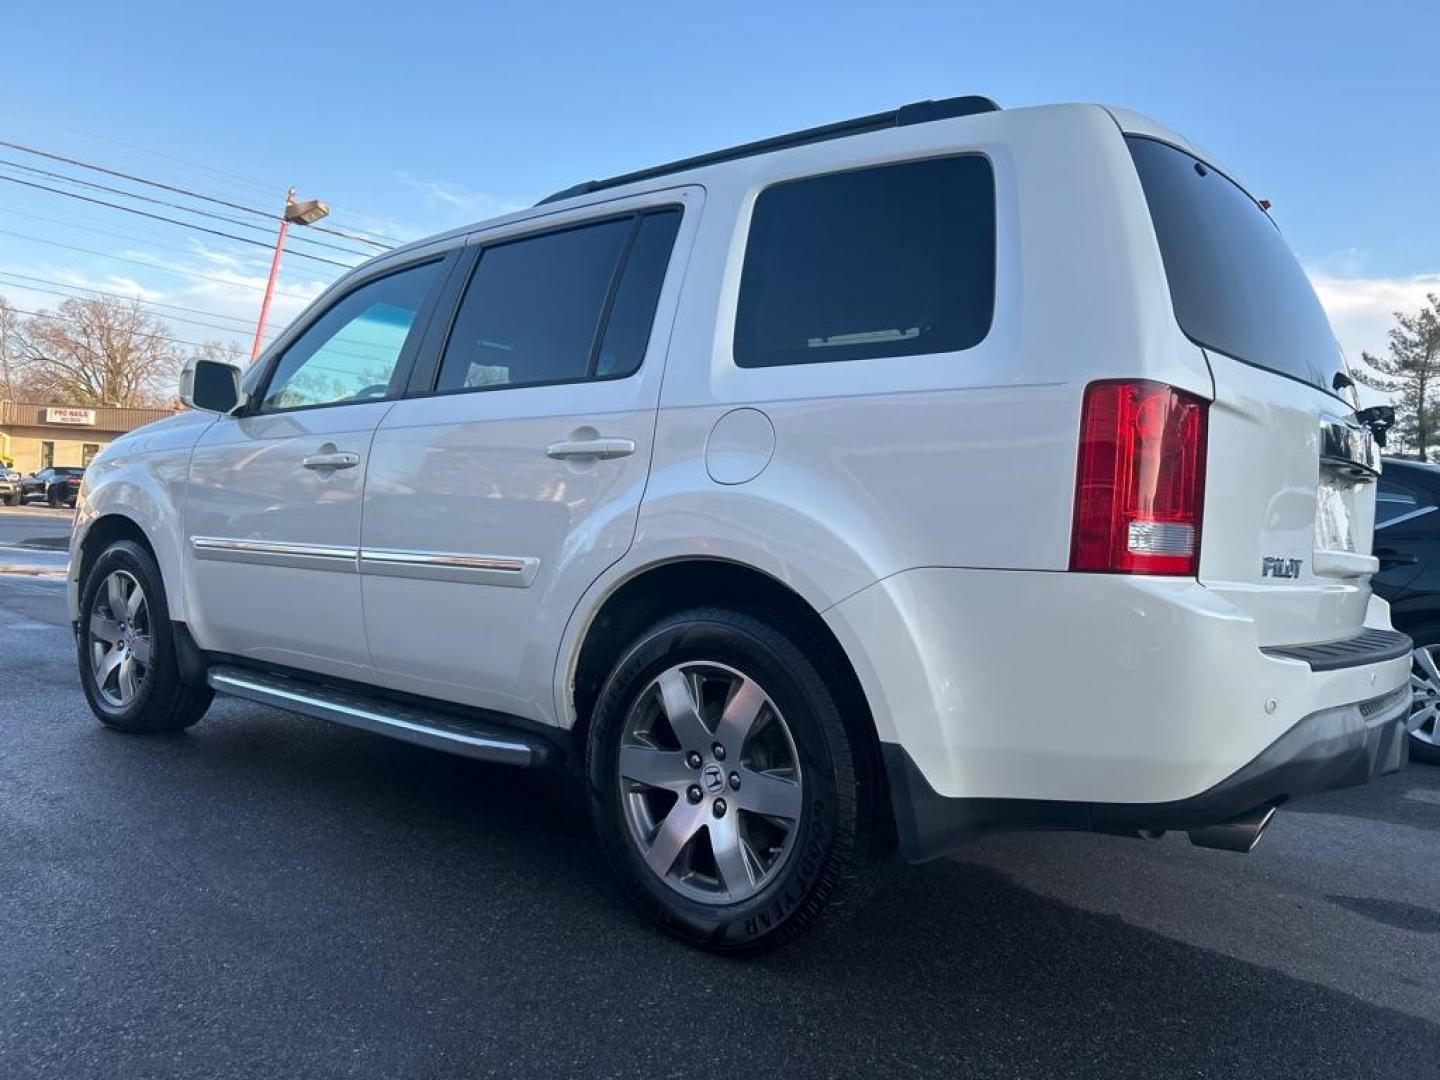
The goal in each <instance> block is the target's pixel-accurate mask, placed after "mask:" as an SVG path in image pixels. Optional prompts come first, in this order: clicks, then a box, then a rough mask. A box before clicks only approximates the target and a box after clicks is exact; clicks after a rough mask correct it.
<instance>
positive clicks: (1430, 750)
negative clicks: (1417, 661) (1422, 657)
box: [1408, 625, 1440, 765]
mask: <svg viewBox="0 0 1440 1080" xmlns="http://www.w3.org/2000/svg"><path fill="white" fill-rule="evenodd" d="M1408 633H1409V634H1410V637H1411V638H1413V639H1414V641H1415V648H1417V649H1419V648H1421V647H1422V646H1426V645H1440V625H1431V626H1421V627H1418V628H1416V629H1414V630H1410V631H1408ZM1415 673H1416V675H1417V676H1418V677H1423V672H1421V671H1420V669H1419V667H1418V666H1416V668H1415ZM1411 685H1414V684H1413V683H1412V684H1411ZM1410 760H1411V761H1419V762H1423V763H1424V764H1426V765H1440V746H1437V745H1435V744H1434V743H1430V742H1426V741H1424V740H1423V739H1421V738H1419V737H1418V736H1416V735H1415V734H1414V733H1412V734H1411V735H1410Z"/></svg>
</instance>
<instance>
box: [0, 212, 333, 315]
mask: <svg viewBox="0 0 1440 1080" xmlns="http://www.w3.org/2000/svg"><path fill="white" fill-rule="evenodd" d="M0 236H15V237H19V238H20V239H21V240H30V241H32V242H33V243H36V244H48V245H49V246H50V247H57V248H63V249H65V250H66V251H78V252H80V253H81V254H82V255H98V256H99V257H100V258H102V259H113V260H114V261H115V262H123V263H133V264H134V265H136V266H143V267H145V268H146V269H148V270H157V271H159V272H160V273H162V274H177V275H179V276H180V277H187V278H194V279H196V280H197V281H214V282H217V283H218V284H220V285H230V286H233V287H235V288H239V289H251V290H253V291H255V292H264V291H265V287H264V286H263V285H252V284H250V283H249V282H248V281H232V280H230V279H228V278H222V277H215V276H214V275H213V274H202V273H199V272H198V271H195V270H177V269H176V268H175V267H173V266H165V265H163V264H161V263H153V262H145V261H144V260H143V259H131V258H127V257H126V256H124V255H112V254H110V253H109V252H108V251H96V250H95V249H94V248H83V247H78V246H76V245H75V244H62V243H60V241H58V240H47V239H45V237H43V236H31V235H29V234H28V233H22V232H15V231H14V230H13V229H0ZM275 295H276V296H288V297H290V298H291V299H293V300H303V301H304V302H305V303H307V304H308V303H309V302H310V301H311V300H313V299H314V297H312V296H305V295H303V294H301V293H295V292H289V291H288V290H284V289H276V290H275Z"/></svg>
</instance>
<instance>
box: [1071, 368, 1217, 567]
mask: <svg viewBox="0 0 1440 1080" xmlns="http://www.w3.org/2000/svg"><path fill="white" fill-rule="evenodd" d="M1207 404H1208V403H1207V402H1206V401H1205V400H1204V399H1203V398H1198V397H1196V396H1194V395H1193V394H1187V393H1186V392H1185V391H1183V390H1176V389H1175V388H1174V387H1171V386H1165V385H1164V384H1162V383H1154V382H1143V381H1133V382H1095V383H1091V384H1090V385H1089V386H1087V387H1086V388H1085V402H1084V405H1083V407H1082V409H1081V413H1080V454H1079V463H1078V467H1077V470H1076V479H1075V520H1074V524H1073V529H1074V532H1073V534H1072V536H1071V544H1070V569H1071V570H1086V571H1098V572H1102V573H1115V574H1176V575H1181V576H1186V577H1193V576H1194V575H1195V574H1196V573H1198V570H1199V565H1200V508H1201V504H1202V503H1203V502H1204V499H1205V417H1206V409H1207Z"/></svg>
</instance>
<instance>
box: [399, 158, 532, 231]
mask: <svg viewBox="0 0 1440 1080" xmlns="http://www.w3.org/2000/svg"><path fill="white" fill-rule="evenodd" d="M395 177H396V179H397V180H399V181H400V182H401V183H402V184H404V185H406V186H407V187H411V188H414V189H415V190H416V191H419V192H421V193H422V194H424V195H425V197H426V199H427V200H428V202H429V205H430V206H431V207H432V208H434V207H439V208H443V209H447V210H456V211H458V212H459V213H460V214H461V215H462V216H463V217H464V219H465V220H466V221H467V222H469V221H478V220H482V219H484V218H491V217H496V216H498V215H500V214H509V213H513V212H514V211H516V210H523V209H524V208H525V207H526V206H529V205H530V203H529V202H526V201H523V200H517V199H507V198H502V197H501V196H498V195H491V194H489V193H488V192H484V191H475V190H473V189H471V188H467V187H465V186H464V185H462V184H455V183H451V182H450V181H448V180H426V179H423V178H421V177H417V176H411V175H410V174H409V173H408V172H405V171H404V170H403V169H402V170H400V171H399V172H397V173H396V174H395ZM531 201H533V200H531Z"/></svg>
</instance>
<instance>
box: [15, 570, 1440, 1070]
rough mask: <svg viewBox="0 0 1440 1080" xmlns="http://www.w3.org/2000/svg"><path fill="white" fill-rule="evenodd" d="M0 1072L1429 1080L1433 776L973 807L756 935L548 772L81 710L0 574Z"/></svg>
mask: <svg viewBox="0 0 1440 1080" xmlns="http://www.w3.org/2000/svg"><path fill="white" fill-rule="evenodd" d="M0 732H3V739H4V741H3V743H0V1077H4V1078H6V1080H22V1078H26V1080H28V1078H31V1077H63V1078H66V1080H75V1078H88V1077H97V1078H98V1077H105V1078H106V1080H121V1078H127V1077H157V1078H158V1077H177V1078H178V1077H186V1078H196V1077H204V1078H221V1077H246V1078H262V1077H263V1078H269V1077H276V1078H279V1077H285V1078H302V1077H303V1078H307V1080H308V1078H321V1077H366V1078H369V1077H376V1078H385V1080H397V1078H408V1077H423V1078H438V1077H452V1076H453V1077H461V1076H501V1077H515V1076H636V1077H684V1078H701V1077H711V1076H724V1077H733V1078H740V1077H746V1076H765V1077H775V1078H781V1080H784V1078H789V1077H839V1076H863V1077H888V1076H942V1075H943V1076H957V1077H958V1076H964V1077H967V1078H973V1077H1047V1078H1049V1077H1085V1076H1095V1077H1131V1076H1133V1077H1145V1078H1147V1080H1148V1078H1155V1077H1169V1076H1176V1077H1181V1076H1183V1077H1226V1078H1229V1077H1252V1076H1253V1077H1265V1078H1267V1080H1274V1078H1284V1077H1301V1076H1303V1077H1327V1078H1346V1080H1348V1078H1356V1077H1405V1078H1407V1080H1418V1078H1425V1077H1435V1076H1440V847H1437V839H1440V769H1435V768H1428V767H1425V766H1411V767H1410V769H1408V770H1407V771H1405V772H1403V773H1401V774H1399V775H1397V776H1393V777H1389V778H1386V779H1384V780H1382V781H1380V782H1377V783H1375V784H1373V785H1371V786H1369V787H1367V788H1362V789H1354V790H1350V791H1343V792H1335V793H1331V794H1328V795H1324V796H1320V797H1317V798H1314V799H1312V800H1309V801H1308V802H1305V803H1301V804H1297V805H1296V806H1295V807H1293V808H1291V809H1288V810H1283V811H1282V812H1281V813H1280V815H1279V816H1278V817H1277V818H1276V821H1275V824H1274V826H1273V827H1272V828H1271V830H1270V833H1269V834H1268V835H1267V836H1266V837H1265V839H1264V840H1263V841H1262V842H1261V844H1260V846H1259V847H1258V848H1257V849H1256V850H1255V852H1254V853H1253V854H1251V855H1249V856H1239V855H1231V854H1226V853H1223V852H1214V851H1203V850H1200V849H1197V848H1192V847H1190V846H1189V845H1188V844H1187V843H1186V842H1185V840H1184V838H1183V837H1179V836H1170V837H1166V838H1164V839H1162V840H1159V841H1155V842H1145V841H1138V840H1124V839H1118V838H1110V837H1099V836H1081V835H1062V834H1051V835H1038V834H1037V835H1024V836H997V837H992V838H989V839H987V840H985V841H984V842H982V843H980V844H977V845H975V846H974V847H972V848H969V849H967V850H966V851H964V852H963V853H961V854H960V855H958V856H956V857H953V858H950V859H945V860H940V861H937V862H933V863H929V864H927V865H924V866H919V867H907V866H902V865H895V866H893V867H891V868H890V872H889V873H888V875H887V879H886V884H885V885H884V886H883V887H882V889H881V890H880V892H879V894H878V896H877V897H876V900H875V901H874V903H873V904H872V905H871V907H870V909H869V910H868V911H867V912H865V913H864V914H863V915H862V916H861V917H860V918H859V919H858V920H857V921H854V922H851V923H849V924H846V925H844V926H841V927H835V928H829V929H828V930H827V931H826V932H822V933H816V934H812V935H810V936H808V937H806V938H805V939H803V940H801V941H800V942H798V943H796V944H795V945H794V946H792V947H790V948H788V949H786V950H783V951H780V952H777V953H773V954H770V955H767V956H765V957H762V958H759V959H753V960H733V959H722V958H716V957H712V956H708V955H706V954H703V953H700V952H697V951H695V950H692V949H688V948H686V947H684V946H681V945H679V944H676V943H674V942H672V941H670V940H669V939H667V938H665V937H663V936H661V935H660V934H658V933H657V932H655V931H654V930H652V929H651V928H650V927H649V926H648V925H647V924H645V923H644V922H643V921H641V920H640V919H639V918H637V917H636V916H635V915H633V914H632V913H631V911H630V909H629V908H628V907H627V906H626V904H625V903H624V901H623V900H622V899H621V898H620V897H619V896H618V894H617V893H616V891H615V890H614V889H613V888H612V886H611V885H610V883H609V880H608V879H607V877H606V875H605V872H604V869H603V867H602V866H601V865H600V863H599V860H598V858H597V856H596V855H595V853H594V851H593V846H592V844H591V841H590V837H589V834H588V831H587V825H586V822H585V819H584V812H583V802H582V800H581V798H580V797H579V794H578V792H577V790H576V789H575V787H574V785H573V784H572V783H571V782H570V781H568V780H566V779H564V778H562V777H551V776H532V775H526V774H523V773H517V772H511V771H507V770H505V769H502V768H499V767H492V766H485V765H481V764H478V763H475V762H469V761H465V760H462V759H459V758H453V757H447V756H445V755H442V754H438V753H434V752H430V751H426V750H423V749H420V748H416V747H411V746H406V745H402V744H397V743H392V742H388V741H385V740H382V739H380V738H377V737H373V736H368V735H365V734H362V733H359V732H354V731H350V730H347V729H343V728H337V727H332V726H329V725H326V724H324V723H322V722H319V721H314V720H309V719H304V718H299V717H294V716H288V715H285V714H282V713H278V712H275V711H272V710H268V709H264V708H259V707H256V706H252V705H249V704H247V703H243V702H236V701H217V704H216V705H215V706H214V707H213V708H212V710H211V714H210V715H209V716H208V717H207V718H206V719H205V720H204V721H203V722H202V723H201V724H199V725H198V726H196V727H195V728H193V729H192V730H191V731H189V732H187V733H183V734H180V735H174V736H151V737H139V736H125V735H120V734H117V733H114V732H111V731H108V730H106V729H104V728H102V727H100V726H99V725H98V724H97V723H96V722H95V721H94V720H93V719H92V718H91V716H90V714H89V712H88V710H87V709H86V707H85V703H84V700H83V698H82V696H81V694H80V690H79V688H78V686H77V684H76V678H75V673H74V658H73V645H72V643H71V639H70V636H69V631H68V629H67V628H66V626H65V617H64V611H63V583H62V581H61V580H59V579H46V578H37V577H15V576H0Z"/></svg>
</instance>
